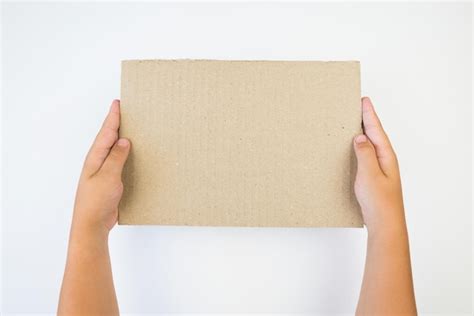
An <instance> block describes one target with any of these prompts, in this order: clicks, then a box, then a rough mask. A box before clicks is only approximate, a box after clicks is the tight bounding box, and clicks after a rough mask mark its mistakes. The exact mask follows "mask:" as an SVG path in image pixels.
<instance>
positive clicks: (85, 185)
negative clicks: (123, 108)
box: [73, 100, 130, 234]
mask: <svg viewBox="0 0 474 316" xmlns="http://www.w3.org/2000/svg"><path fill="white" fill-rule="evenodd" d="M119 126H120V101H118V100H114V101H113V102H112V105H111V107H110V111H109V113H108V115H107V117H106V118H105V121H104V123H103V125H102V128H101V129H100V131H99V133H98V135H97V137H96V139H95V141H94V143H93V145H92V147H91V149H90V151H89V153H88V155H87V157H86V160H85V162H84V167H83V169H82V173H81V177H80V180H79V186H78V189H77V194H76V202H75V206H74V216H73V227H80V228H81V229H82V228H85V229H87V230H88V231H91V230H92V231H94V232H101V233H105V234H108V232H109V231H110V230H111V229H112V227H113V226H114V225H115V223H116V222H117V218H118V204H119V202H120V199H121V197H122V192H123V184H122V179H121V177H122V170H123V166H124V164H125V161H126V160H127V157H128V154H129V151H130V142H129V141H128V140H127V139H125V138H121V139H118V129H119Z"/></svg>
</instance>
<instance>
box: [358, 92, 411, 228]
mask: <svg viewBox="0 0 474 316" xmlns="http://www.w3.org/2000/svg"><path fill="white" fill-rule="evenodd" d="M362 121H363V124H364V131H365V134H362V135H358V136H357V137H355V138H354V150H355V153H356V156H357V176H356V180H355V193H356V196H357V200H358V201H359V204H360V206H361V209H362V215H363V217H364V222H365V225H366V226H367V230H368V233H369V236H370V235H374V234H379V233H383V232H391V231H397V232H399V231H400V229H406V225H405V215H404V210H403V198H402V189H401V182H400V172H399V168H398V162H397V156H396V155H395V152H394V151H393V148H392V146H391V144H390V141H389V139H388V137H387V135H386V134H385V131H384V130H383V128H382V125H381V123H380V120H379V118H378V117H377V114H376V113H375V110H374V107H373V105H372V102H371V101H370V99H369V98H362Z"/></svg>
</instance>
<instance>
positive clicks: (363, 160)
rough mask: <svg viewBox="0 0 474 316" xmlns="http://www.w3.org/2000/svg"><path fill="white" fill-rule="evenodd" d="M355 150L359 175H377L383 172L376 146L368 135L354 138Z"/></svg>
mask: <svg viewBox="0 0 474 316" xmlns="http://www.w3.org/2000/svg"><path fill="white" fill-rule="evenodd" d="M354 151H355V153H356V157H357V176H360V175H367V176H375V175H379V174H381V173H382V170H381V169H380V165H379V162H378V160H377V155H376V153H375V148H374V146H373V145H372V143H371V142H370V140H369V139H368V138H367V136H366V135H364V134H361V135H358V136H356V137H355V138H354Z"/></svg>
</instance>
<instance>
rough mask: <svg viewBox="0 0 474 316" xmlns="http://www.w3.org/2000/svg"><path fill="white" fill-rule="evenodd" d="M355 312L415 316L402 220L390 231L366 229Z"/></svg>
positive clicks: (405, 234) (407, 244)
mask: <svg viewBox="0 0 474 316" xmlns="http://www.w3.org/2000/svg"><path fill="white" fill-rule="evenodd" d="M357 315H416V304H415V296H414V291H413V281H412V273H411V264H410V251H409V243H408V233H407V230H406V226H405V224H404V221H403V224H399V225H394V227H392V228H391V229H390V230H384V231H379V232H370V231H369V236H368V240H367V258H366V265H365V272H364V279H363V282H362V289H361V293H360V298H359V304H358V306H357Z"/></svg>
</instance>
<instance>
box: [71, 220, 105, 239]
mask: <svg viewBox="0 0 474 316" xmlns="http://www.w3.org/2000/svg"><path fill="white" fill-rule="evenodd" d="M109 232H110V230H109V229H108V228H107V227H106V226H105V225H101V224H100V223H95V222H93V221H88V220H86V219H84V218H79V217H76V216H74V217H73V220H72V225H71V240H82V241H88V240H90V241H93V242H101V241H105V242H107V241H108V237H109Z"/></svg>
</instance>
